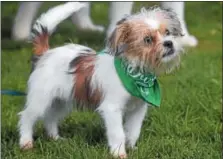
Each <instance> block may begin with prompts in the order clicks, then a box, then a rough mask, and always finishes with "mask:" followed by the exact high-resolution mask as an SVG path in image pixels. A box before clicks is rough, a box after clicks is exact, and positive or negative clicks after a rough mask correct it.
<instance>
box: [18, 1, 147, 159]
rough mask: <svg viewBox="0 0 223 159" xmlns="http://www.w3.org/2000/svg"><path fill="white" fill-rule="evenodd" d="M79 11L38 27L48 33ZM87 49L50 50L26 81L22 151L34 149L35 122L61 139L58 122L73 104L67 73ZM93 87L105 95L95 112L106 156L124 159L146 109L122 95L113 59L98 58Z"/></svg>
mask: <svg viewBox="0 0 223 159" xmlns="http://www.w3.org/2000/svg"><path fill="white" fill-rule="evenodd" d="M68 4H69V5H68ZM80 7H81V4H80V3H78V2H70V3H67V4H65V5H62V6H60V7H58V8H57V7H56V8H54V9H52V10H50V11H49V12H47V13H46V14H44V15H42V16H41V18H40V19H39V21H38V23H39V24H41V25H43V26H46V27H47V28H48V30H49V31H50V32H51V31H52V30H53V29H54V28H55V27H56V25H57V24H58V23H60V21H62V20H64V19H65V18H66V17H68V16H69V15H71V14H72V13H73V11H76V10H78V8H80ZM34 27H35V26H34ZM86 49H90V48H87V47H85V46H81V45H75V44H69V45H65V46H62V47H57V48H54V49H51V50H48V51H47V52H45V53H44V54H43V56H42V57H41V58H40V60H39V61H38V63H37V65H36V68H35V69H34V71H33V72H32V74H31V75H30V78H29V81H28V92H27V93H28V95H27V101H26V104H25V109H24V110H23V111H22V112H21V113H20V115H21V117H20V121H19V131H20V147H21V148H24V149H26V148H31V147H32V146H33V137H32V136H33V126H34V124H35V122H36V121H37V120H38V119H43V121H44V125H45V128H46V131H47V133H48V135H49V136H50V137H52V138H54V139H58V138H59V133H58V121H59V120H60V119H62V118H63V117H64V116H65V115H66V114H67V113H68V112H70V111H71V110H72V107H73V102H74V100H75V99H73V97H74V96H73V87H75V77H74V75H73V74H68V73H67V72H69V71H70V67H69V64H70V62H71V61H72V60H73V59H74V58H75V57H77V56H79V53H80V52H81V53H84V52H86V51H85V50H86ZM86 53H87V52H86ZM91 85H92V87H93V88H94V87H95V86H96V85H100V89H101V90H102V92H103V93H104V98H103V100H102V101H101V104H100V106H99V107H98V108H97V111H98V112H99V114H100V115H101V116H102V118H103V120H104V123H105V126H106V134H107V138H108V144H109V147H110V151H111V153H112V154H113V155H114V156H115V157H118V156H119V157H122V158H125V157H126V149H125V146H126V144H127V146H129V147H131V148H133V147H134V146H135V143H136V141H137V139H138V137H139V134H140V129H141V125H142V121H143V119H144V116H145V114H146V111H147V104H146V103H145V102H143V101H142V100H140V99H138V98H135V97H132V96H131V95H130V94H129V93H128V92H127V91H126V90H125V88H124V87H123V85H122V83H121V82H120V79H119V77H118V76H117V74H116V70H115V67H114V57H113V56H112V55H108V54H105V55H103V56H98V57H97V60H96V62H95V70H94V72H93V76H92V81H91ZM124 119H125V123H123V121H124Z"/></svg>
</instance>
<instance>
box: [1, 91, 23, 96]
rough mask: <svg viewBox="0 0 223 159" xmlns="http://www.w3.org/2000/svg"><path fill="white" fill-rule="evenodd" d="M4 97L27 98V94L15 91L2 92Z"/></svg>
mask: <svg viewBox="0 0 223 159" xmlns="http://www.w3.org/2000/svg"><path fill="white" fill-rule="evenodd" d="M1 94H2V95H11V96H25V95H26V93H24V92H20V91H14V90H1Z"/></svg>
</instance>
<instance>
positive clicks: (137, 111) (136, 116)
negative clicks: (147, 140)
mask: <svg viewBox="0 0 223 159" xmlns="http://www.w3.org/2000/svg"><path fill="white" fill-rule="evenodd" d="M146 111H147V105H146V104H144V105H137V106H135V108H134V109H133V110H131V111H128V112H126V116H125V124H124V127H125V135H126V140H127V141H126V142H127V146H128V147H129V148H134V146H135V144H136V141H137V140H138V138H139V135H140V131H141V127H142V122H143V119H144V117H145V114H146Z"/></svg>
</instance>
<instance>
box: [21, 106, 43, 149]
mask: <svg viewBox="0 0 223 159" xmlns="http://www.w3.org/2000/svg"><path fill="white" fill-rule="evenodd" d="M38 106H39V104H38V105H37V103H32V104H30V105H28V106H27V107H26V108H25V110H24V111H22V112H20V113H19V115H21V116H20V121H19V132H20V141H19V144H20V148H21V149H24V150H25V149H31V148H33V127H34V125H35V122H36V121H37V120H38V119H39V118H41V117H42V116H43V112H42V111H40V110H38ZM35 108H37V109H35Z"/></svg>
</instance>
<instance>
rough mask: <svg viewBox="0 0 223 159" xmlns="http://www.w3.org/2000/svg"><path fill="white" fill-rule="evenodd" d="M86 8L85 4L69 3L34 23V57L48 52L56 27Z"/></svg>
mask: <svg viewBox="0 0 223 159" xmlns="http://www.w3.org/2000/svg"><path fill="white" fill-rule="evenodd" d="M84 6H85V4H84V3H79V2H67V3H65V4H63V5H59V6H56V7H54V8H52V9H50V10H48V11H47V12H46V13H44V14H42V15H41V16H40V18H38V19H37V20H36V22H35V23H34V25H33V28H32V31H31V41H32V43H33V49H34V50H33V52H34V55H37V56H41V55H42V54H43V53H44V52H45V51H47V50H48V49H49V43H48V40H49V36H50V35H51V34H52V33H53V31H54V30H55V28H56V26H57V25H58V24H59V23H60V22H62V21H63V20H65V19H66V18H68V17H69V16H71V15H72V14H73V13H74V12H76V11H79V10H80V9H81V8H83V7H84Z"/></svg>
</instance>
